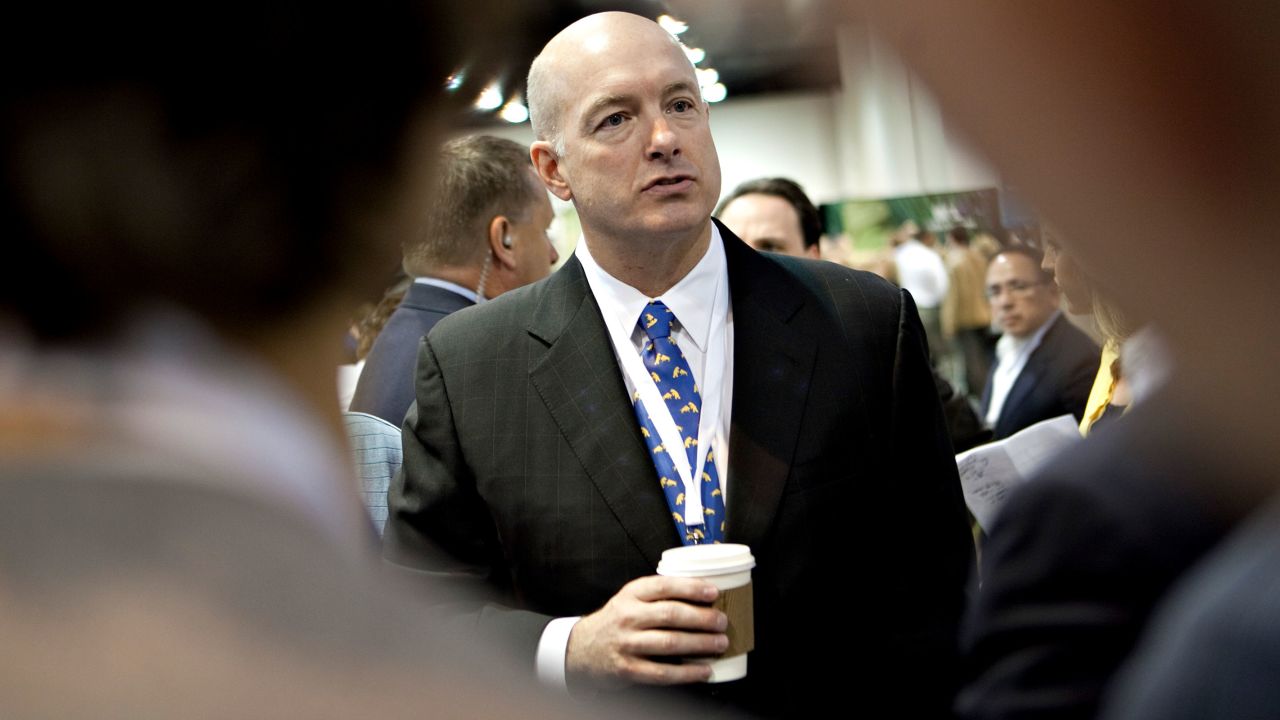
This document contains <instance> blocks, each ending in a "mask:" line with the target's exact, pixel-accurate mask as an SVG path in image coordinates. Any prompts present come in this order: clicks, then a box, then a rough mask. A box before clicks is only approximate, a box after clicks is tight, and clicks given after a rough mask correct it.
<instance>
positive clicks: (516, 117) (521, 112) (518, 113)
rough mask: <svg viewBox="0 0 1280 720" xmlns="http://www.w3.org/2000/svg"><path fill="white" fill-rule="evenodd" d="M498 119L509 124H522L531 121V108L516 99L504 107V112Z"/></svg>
mask: <svg viewBox="0 0 1280 720" xmlns="http://www.w3.org/2000/svg"><path fill="white" fill-rule="evenodd" d="M498 117H500V118H502V119H503V120H506V121H507V122H509V123H515V124H520V123H522V122H524V121H525V120H528V119H529V108H527V107H525V106H524V103H522V102H520V98H519V97H514V98H512V99H511V101H510V102H508V103H507V104H506V105H503V106H502V110H501V111H500V112H499V113H498Z"/></svg>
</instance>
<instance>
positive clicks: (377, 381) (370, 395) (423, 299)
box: [350, 283, 472, 425]
mask: <svg viewBox="0 0 1280 720" xmlns="http://www.w3.org/2000/svg"><path fill="white" fill-rule="evenodd" d="M471 304H472V303H471V301H470V300H468V299H467V298H465V297H463V296H461V295H459V294H457V293H455V292H451V291H449V290H445V289H444V288H439V287H435V286H432V285H424V284H422V283H412V284H411V285H409V290H408V292H406V293H405V297H404V300H403V301H401V303H400V306H399V307H397V308H396V309H395V311H394V312H392V313H391V317H390V318H388V319H387V324H386V326H385V327H383V329H382V332H381V333H379V334H378V338H377V340H375V341H374V343H373V347H372V348H371V349H370V350H369V356H368V357H367V358H366V359H365V365H364V370H362V371H361V373H360V379H359V381H358V382H357V383H356V392H355V395H354V396H353V397H352V399H351V407H350V409H351V410H352V411H353V412H364V413H369V414H370V415H374V416H377V417H380V418H382V419H383V420H386V421H387V422H389V423H392V424H393V425H399V424H400V423H401V422H403V421H404V414H405V412H406V411H407V410H408V409H409V405H410V404H411V403H412V402H413V366H414V362H415V361H416V359H417V357H418V343H419V342H420V341H421V340H422V338H423V337H425V336H426V335H427V334H428V333H430V332H431V330H432V328H434V327H435V325H436V323H438V322H439V321H440V319H441V318H443V317H445V316H446V315H449V314H451V313H453V312H456V311H458V310H461V309H462V308H465V307H467V306H469V305H471Z"/></svg>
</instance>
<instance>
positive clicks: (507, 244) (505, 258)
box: [489, 215, 516, 269]
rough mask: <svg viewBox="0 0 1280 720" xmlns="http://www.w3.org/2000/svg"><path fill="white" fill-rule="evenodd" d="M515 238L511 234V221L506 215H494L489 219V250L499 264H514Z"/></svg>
mask: <svg viewBox="0 0 1280 720" xmlns="http://www.w3.org/2000/svg"><path fill="white" fill-rule="evenodd" d="M514 243H515V238H514V237H512V236H511V221H510V220H508V219H507V216H506V215H494V216H493V219H492V220H490V221H489V250H490V251H491V252H492V253H493V260H494V262H496V263H497V264H498V265H499V266H501V267H505V268H509V269H510V268H514V267H515V266H516V251H515V245H514Z"/></svg>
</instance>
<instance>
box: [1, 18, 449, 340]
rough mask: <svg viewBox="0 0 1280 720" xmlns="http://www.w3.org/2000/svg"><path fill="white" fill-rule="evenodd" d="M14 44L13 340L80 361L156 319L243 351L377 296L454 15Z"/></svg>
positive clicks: (151, 24)
mask: <svg viewBox="0 0 1280 720" xmlns="http://www.w3.org/2000/svg"><path fill="white" fill-rule="evenodd" d="M6 25H7V26H8V27H9V29H10V32H8V33H6V39H5V42H4V43H3V45H2V46H0V53H2V54H3V56H4V60H5V62H6V64H7V66H8V67H10V68H22V71H21V72H15V73H13V74H11V76H10V78H9V80H7V81H6V83H5V85H4V89H3V91H0V92H2V93H3V95H2V97H3V100H2V101H0V103H2V110H0V118H2V120H0V122H3V133H2V134H0V137H2V138H3V139H2V140H0V142H2V143H3V146H2V148H3V149H2V150H0V152H2V153H3V156H2V160H3V174H2V175H0V182H2V183H3V189H2V190H0V197H3V200H0V202H3V204H4V207H3V217H4V220H3V223H4V224H3V233H4V236H5V237H6V245H7V246H8V248H9V249H8V250H7V251H6V255H7V256H8V257H7V258H6V261H5V262H4V263H2V264H0V265H2V266H3V268H4V269H3V270H2V271H0V273H3V277H2V278H0V279H2V282H0V288H3V289H0V308H2V312H3V313H4V314H5V315H7V316H8V319H9V321H11V322H16V324H18V325H19V326H22V327H23V328H25V330H26V332H28V333H30V334H32V335H34V336H35V337H37V338H38V339H40V340H43V341H55V340H82V339H89V338H91V337H93V336H99V335H106V334H109V333H110V332H111V331H112V330H113V329H115V328H116V327H118V326H119V325H120V324H121V322H122V321H125V320H127V319H128V318H129V317H130V316H131V314H133V313H134V312H136V311H138V310H140V309H144V308H148V307H150V306H155V305H163V306H177V307H180V308H182V309H184V310H186V311H189V312H190V313H192V314H194V315H196V316H198V317H200V318H202V319H203V320H205V321H207V322H208V323H209V324H211V325H212V326H214V327H215V328H216V329H218V330H222V331H230V332H232V333H235V332H249V333H252V332H255V331H258V330H260V329H263V328H269V327H272V326H274V325H275V324H276V323H278V322H279V321H281V320H284V319H290V320H291V319H293V318H296V317H298V315H299V313H300V312H302V311H306V310H309V309H311V308H312V307H313V306H314V305H316V304H317V303H318V302H320V301H321V300H322V299H323V298H325V297H329V296H333V297H331V298H330V299H331V301H333V302H335V303H336V302H337V300H336V299H335V298H337V297H342V296H344V295H350V296H351V297H353V298H360V297H367V296H370V295H373V294H376V292H377V291H378V290H380V289H381V285H382V284H383V281H384V280H385V276H386V274H387V272H388V271H389V269H390V268H392V267H394V266H395V263H396V261H397V260H398V257H397V256H398V253H397V244H398V241H399V240H400V239H401V238H402V237H404V235H405V234H407V233H408V229H409V228H412V221H413V220H414V219H415V218H414V217H413V215H412V214H411V213H406V212H405V209H406V208H411V207H412V205H411V204H410V203H409V202H406V201H407V200H413V199H415V198H413V197H412V194H411V190H410V188H411V187H412V186H414V185H415V184H417V183H418V182H419V179H420V178H422V177H425V176H426V173H427V172H428V171H429V168H427V167H425V166H424V163H423V162H422V160H423V159H425V158H429V157H430V155H431V153H430V148H431V146H432V145H433V144H434V141H435V140H436V137H435V133H434V132H433V127H434V126H435V125H437V124H438V123H439V122H440V121H441V120H442V119H443V115H444V111H445V108H444V107H443V105H442V101H441V99H440V98H437V97H436V95H437V93H439V92H440V89H441V87H442V80H441V79H442V78H443V77H444V76H445V75H447V74H448V68H447V65H446V62H447V60H448V59H449V55H450V54H451V52H450V51H451V49H452V48H453V47H454V46H453V45H452V44H451V42H450V41H451V39H455V38H457V37H459V33H458V32H457V28H456V27H455V25H454V24H453V21H452V20H451V19H450V17H449V14H448V8H447V7H444V8H442V7H440V6H439V4H427V3H411V2H374V3H371V4H360V5H359V6H358V7H357V6H347V5H316V4H314V3H285V2H268V3H265V4H264V3H242V2H235V1H233V2H228V3H221V2H220V3H205V2H196V3H177V4H170V5H166V6H163V7H156V6H151V5H148V6H146V7H145V8H143V7H142V6H137V7H134V6H132V5H129V4H126V5H125V6H120V5H117V4H106V5H104V4H101V3H98V4H89V3H66V2H57V1H56V0H55V1H54V2H49V3H29V4H24V5H22V6H21V7H15V8H14V9H13V11H12V13H11V17H10V19H9V20H8V21H6ZM457 42H461V41H460V40H458V41H457ZM423 150H426V152H424V151H423ZM53 297H57V298H59V301H57V302H52V301H51V298H53ZM351 304H352V305H353V304H354V302H352V303H351ZM68 306H70V307H72V308H74V309H75V310H74V312H67V311H66V308H67V307H68Z"/></svg>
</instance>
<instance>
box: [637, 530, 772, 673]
mask: <svg viewBox="0 0 1280 720" xmlns="http://www.w3.org/2000/svg"><path fill="white" fill-rule="evenodd" d="M755 566H756V560H755V558H754V557H753V556H752V555H751V548H749V547H747V546H746V545H736V544H729V543H725V544H713V545H686V546H683V547H678V548H672V549H670V550H667V551H665V552H663V553H662V560H660V561H659V562H658V574H659V575H662V576H666V577H670V578H672V579H676V578H690V579H692V578H697V579H700V580H703V581H705V582H708V583H711V584H713V585H715V586H716V588H717V589H718V590H719V592H718V593H717V595H716V598H715V601H714V604H713V607H715V608H716V609H718V610H720V611H721V612H723V613H724V614H725V616H726V618H727V619H728V625H727V627H726V628H725V631H724V632H725V636H726V637H727V638H728V645H727V646H726V647H725V649H724V650H723V651H721V652H720V653H719V654H718V655H717V656H715V657H689V658H687V659H686V662H685V666H686V667H688V666H690V665H695V666H696V665H703V666H706V667H708V668H710V670H711V674H710V676H709V677H708V678H707V679H706V682H712V683H718V682H728V681H730V680H739V679H741V678H744V677H746V675H747V653H748V652H750V651H751V650H752V649H754V648H755V620H754V609H753V602H752V594H751V569H752V568H754V567H755Z"/></svg>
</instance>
